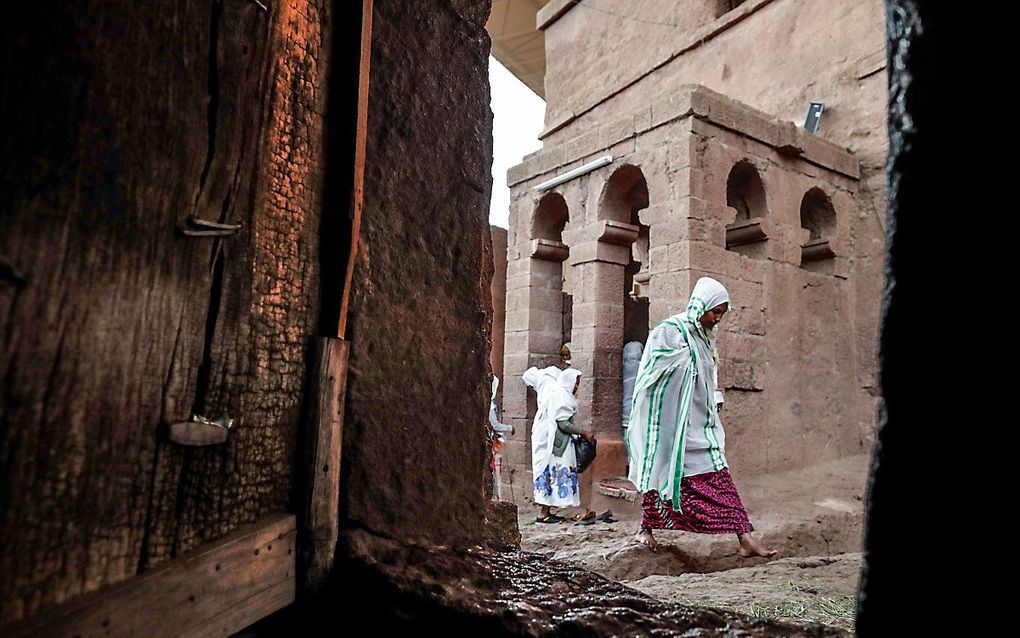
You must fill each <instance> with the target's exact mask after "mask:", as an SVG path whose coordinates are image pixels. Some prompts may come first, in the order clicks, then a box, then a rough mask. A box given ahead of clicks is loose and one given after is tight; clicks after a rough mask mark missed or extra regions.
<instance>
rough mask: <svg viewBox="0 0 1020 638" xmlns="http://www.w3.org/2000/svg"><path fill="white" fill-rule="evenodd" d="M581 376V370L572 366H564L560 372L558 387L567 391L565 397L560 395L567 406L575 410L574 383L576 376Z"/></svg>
mask: <svg viewBox="0 0 1020 638" xmlns="http://www.w3.org/2000/svg"><path fill="white" fill-rule="evenodd" d="M580 376H581V371H580V370H576V369H574V368H565V369H564V370H563V371H561V372H560V376H559V382H560V387H561V388H563V389H564V390H566V391H567V395H568V396H566V397H562V399H563V400H564V401H566V403H567V407H570V408H572V409H573V410H575V411H576V410H577V399H575V398H574V384H576V383H577V378H578V377H580Z"/></svg>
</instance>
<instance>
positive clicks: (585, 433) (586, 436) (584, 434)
mask: <svg viewBox="0 0 1020 638" xmlns="http://www.w3.org/2000/svg"><path fill="white" fill-rule="evenodd" d="M581 438H582V439H585V440H588V441H594V440H595V433H594V432H591V431H589V430H583V431H582V432H581Z"/></svg>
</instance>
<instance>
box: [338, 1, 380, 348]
mask: <svg viewBox="0 0 1020 638" xmlns="http://www.w3.org/2000/svg"><path fill="white" fill-rule="evenodd" d="M371 62H372V0H363V2H362V12H361V67H360V70H359V72H358V132H357V136H356V137H355V147H354V186H353V188H352V189H351V252H350V256H349V258H348V260H347V273H346V274H345V275H344V288H343V299H342V301H341V302H340V319H339V322H338V324H337V332H336V334H337V336H338V337H340V338H341V339H343V338H344V336H345V333H346V331H347V310H348V307H349V305H350V299H351V282H353V280H354V263H355V260H356V259H357V256H358V238H359V236H360V235H361V208H362V204H363V203H364V191H365V146H366V143H367V140H368V87H369V82H368V79H369V72H370V70H371Z"/></svg>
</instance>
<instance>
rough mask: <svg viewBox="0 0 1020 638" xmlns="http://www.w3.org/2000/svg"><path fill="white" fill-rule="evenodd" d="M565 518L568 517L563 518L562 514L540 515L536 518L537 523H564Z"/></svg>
mask: <svg viewBox="0 0 1020 638" xmlns="http://www.w3.org/2000/svg"><path fill="white" fill-rule="evenodd" d="M565 520H567V519H565V518H563V517H562V516H556V515H555V514H550V515H549V516H539V517H537V518H535V522H536V523H562V522H563V521H565Z"/></svg>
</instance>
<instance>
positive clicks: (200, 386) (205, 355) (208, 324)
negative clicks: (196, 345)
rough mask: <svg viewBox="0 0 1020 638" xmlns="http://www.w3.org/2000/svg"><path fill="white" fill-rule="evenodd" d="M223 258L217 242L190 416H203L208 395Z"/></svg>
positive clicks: (218, 311) (221, 287)
mask: <svg viewBox="0 0 1020 638" xmlns="http://www.w3.org/2000/svg"><path fill="white" fill-rule="evenodd" d="M224 261H225V260H224V258H223V253H222V251H220V250H219V240H217V245H216V246H215V247H214V248H213V265H212V286H211V287H210V289H209V305H208V310H207V311H206V316H205V337H204V345H203V348H202V363H201V364H200V365H199V367H198V379H197V380H196V381H195V403H194V406H193V407H192V410H191V411H192V414H205V410H206V407H207V406H206V399H207V397H208V394H209V380H210V378H211V376H212V363H213V361H212V359H213V358H212V349H213V340H214V338H215V336H216V321H217V319H218V318H219V314H220V301H221V297H222V293H223V271H224Z"/></svg>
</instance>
